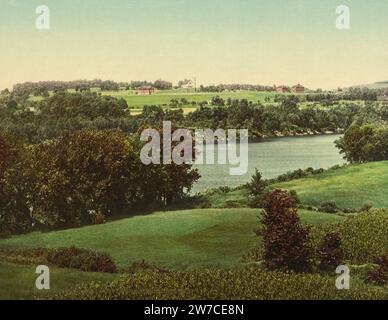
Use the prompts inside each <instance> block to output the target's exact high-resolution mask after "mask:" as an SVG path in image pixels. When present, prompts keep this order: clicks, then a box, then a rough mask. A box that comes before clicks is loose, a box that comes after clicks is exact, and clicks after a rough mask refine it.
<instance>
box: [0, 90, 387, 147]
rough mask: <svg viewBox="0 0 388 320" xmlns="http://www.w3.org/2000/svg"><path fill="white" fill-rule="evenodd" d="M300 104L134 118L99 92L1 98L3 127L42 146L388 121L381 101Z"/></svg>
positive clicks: (154, 112) (236, 104) (147, 112)
mask: <svg viewBox="0 0 388 320" xmlns="http://www.w3.org/2000/svg"><path fill="white" fill-rule="evenodd" d="M300 99H301V98H300V97H298V96H292V95H291V96H279V98H277V99H275V100H276V101H274V104H268V103H267V104H265V105H263V104H262V103H260V102H256V103H254V102H248V101H247V100H244V99H242V100H233V99H227V100H226V101H224V99H222V98H220V97H217V96H216V97H213V99H211V101H204V102H203V103H199V105H200V107H199V108H198V109H197V110H195V111H193V112H190V113H189V114H188V115H187V116H184V115H183V109H179V106H181V102H182V103H183V102H184V104H186V105H187V104H189V103H190V102H189V101H186V99H184V98H182V99H181V100H182V101H180V100H179V101H178V100H177V101H173V100H172V101H171V104H170V107H171V108H168V109H164V108H163V107H162V106H145V107H144V108H143V110H142V113H141V114H140V115H139V116H131V115H130V112H129V108H128V107H130V106H128V105H127V102H126V101H125V100H124V99H115V98H112V97H107V96H101V95H100V94H98V93H95V92H94V93H91V92H78V93H73V94H72V93H66V92H62V91H59V92H57V93H56V94H53V95H51V96H45V97H43V98H42V99H38V100H34V99H32V100H31V99H29V96H23V95H22V96H20V95H17V94H16V93H14V92H12V93H8V94H3V95H1V96H0V111H1V112H0V127H2V128H4V129H7V130H9V131H11V132H13V133H16V134H18V135H20V136H23V137H24V138H25V139H26V140H28V141H29V142H31V143H38V142H41V141H44V140H47V139H53V138H56V137H59V136H61V135H63V134H65V133H70V132H74V131H77V130H80V129H83V128H93V129H97V130H103V129H117V130H121V131H123V132H126V133H129V134H130V133H135V132H137V131H138V130H139V128H140V127H142V126H144V124H148V125H152V124H155V123H157V124H159V125H160V124H161V122H162V121H163V120H170V121H172V122H173V123H174V125H175V126H176V127H181V128H182V127H183V128H197V127H202V128H211V129H218V128H223V129H227V128H244V129H249V131H250V135H251V137H259V138H261V137H263V136H274V135H295V134H312V133H325V132H343V131H344V130H346V129H347V128H349V127H350V126H351V125H352V124H356V125H362V124H365V123H370V122H376V121H384V120H385V121H386V120H388V112H387V110H388V108H387V106H386V104H382V103H379V102H370V101H361V102H360V101H355V102H351V101H347V102H343V101H341V102H336V103H334V104H333V105H330V106H324V105H322V104H321V102H308V103H307V102H301V101H300ZM183 100H185V101H183ZM302 103H303V104H304V105H302ZM306 103H307V104H306ZM195 104H197V103H195ZM177 107H178V109H176V108H177Z"/></svg>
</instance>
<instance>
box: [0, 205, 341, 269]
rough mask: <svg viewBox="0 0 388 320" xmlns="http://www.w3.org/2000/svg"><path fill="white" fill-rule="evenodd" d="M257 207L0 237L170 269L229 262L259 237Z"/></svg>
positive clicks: (320, 217) (307, 215)
mask: <svg viewBox="0 0 388 320" xmlns="http://www.w3.org/2000/svg"><path fill="white" fill-rule="evenodd" d="M258 215H259V210H258V209H202V210H186V211H174V212H158V213H155V214H152V215H148V216H137V217H134V218H128V219H123V220H119V221H115V222H110V223H107V224H105V225H99V226H89V227H84V228H79V229H70V230H64V231H57V232H49V233H32V234H28V235H23V236H16V237H12V238H10V239H4V240H1V241H0V247H2V248H33V247H52V248H55V247H69V246H77V247H81V248H86V249H94V250H97V251H101V252H106V253H109V254H110V255H111V256H112V257H113V259H114V260H115V261H116V263H117V264H118V266H119V267H126V266H128V265H130V264H131V263H133V262H135V261H140V260H142V259H145V260H146V261H147V262H151V263H154V264H157V265H159V266H163V267H167V268H170V269H177V270H186V269H190V268H196V267H232V266H235V265H238V264H239V263H240V262H241V257H242V256H243V255H244V254H245V253H247V252H248V251H250V250H251V249H252V248H253V247H255V246H256V245H257V243H258V241H259V239H258V238H257V237H256V235H255V234H254V232H253V231H254V229H255V228H257V227H258V224H259V221H258V218H257V216H258ZM300 215H301V218H302V221H303V222H304V223H308V224H313V225H317V224H324V223H336V222H339V221H341V220H342V219H343V218H342V217H340V216H336V215H328V214H320V213H311V212H307V211H302V212H300Z"/></svg>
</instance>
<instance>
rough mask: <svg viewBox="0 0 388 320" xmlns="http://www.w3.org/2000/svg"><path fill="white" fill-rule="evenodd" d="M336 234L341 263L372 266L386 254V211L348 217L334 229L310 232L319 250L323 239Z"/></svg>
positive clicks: (334, 226)
mask: <svg viewBox="0 0 388 320" xmlns="http://www.w3.org/2000/svg"><path fill="white" fill-rule="evenodd" d="M329 232H335V233H338V234H339V236H340V238H341V247H342V249H343V251H344V260H346V261H349V262H350V263H352V264H359V265H361V264H365V263H373V262H374V260H375V259H376V258H377V257H379V256H382V255H384V254H386V253H387V248H388V237H387V234H388V210H384V209H373V210H371V211H370V212H362V213H359V214H356V215H354V216H349V217H347V218H346V219H345V220H344V221H343V222H341V223H340V224H337V225H322V226H316V227H314V228H313V229H312V233H311V234H312V240H313V245H314V248H319V246H320V244H321V243H322V241H323V239H324V237H325V235H326V234H327V233H329Z"/></svg>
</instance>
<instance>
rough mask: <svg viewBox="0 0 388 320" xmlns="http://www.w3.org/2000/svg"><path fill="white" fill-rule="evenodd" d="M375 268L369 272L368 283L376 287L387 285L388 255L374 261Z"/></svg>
mask: <svg viewBox="0 0 388 320" xmlns="http://www.w3.org/2000/svg"><path fill="white" fill-rule="evenodd" d="M375 262H376V264H377V267H375V268H374V269H373V270H371V271H370V272H369V274H368V281H370V282H373V283H376V284H378V285H381V286H383V285H386V284H387V283H388V254H386V255H383V256H381V257H378V258H377V259H376V261H375Z"/></svg>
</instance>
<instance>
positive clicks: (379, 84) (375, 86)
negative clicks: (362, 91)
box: [351, 81, 388, 89]
mask: <svg viewBox="0 0 388 320" xmlns="http://www.w3.org/2000/svg"><path fill="white" fill-rule="evenodd" d="M351 88H368V89H385V88H388V81H379V82H375V83H370V84H363V85H358V86H352V87H351Z"/></svg>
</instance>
